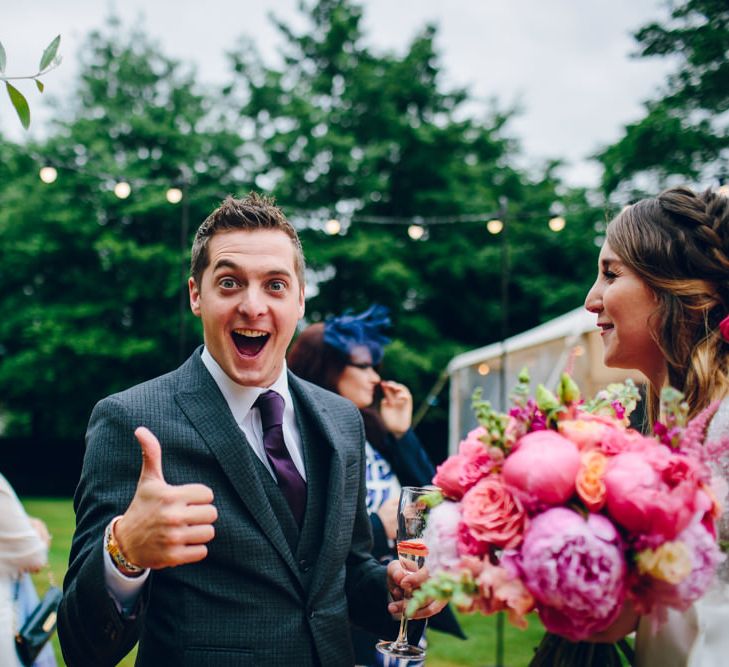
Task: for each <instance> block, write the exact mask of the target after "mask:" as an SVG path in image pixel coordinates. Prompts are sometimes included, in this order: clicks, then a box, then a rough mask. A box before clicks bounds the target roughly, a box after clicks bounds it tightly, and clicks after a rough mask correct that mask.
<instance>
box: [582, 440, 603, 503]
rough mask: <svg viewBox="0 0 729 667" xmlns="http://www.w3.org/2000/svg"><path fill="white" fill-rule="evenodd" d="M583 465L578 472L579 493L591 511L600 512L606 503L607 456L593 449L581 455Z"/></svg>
mask: <svg viewBox="0 0 729 667" xmlns="http://www.w3.org/2000/svg"><path fill="white" fill-rule="evenodd" d="M580 460H581V466H580V470H579V472H578V473H577V479H576V480H575V486H576V487H577V495H578V496H579V497H580V498H581V500H582V502H583V503H585V505H586V506H587V509H589V510H590V511H591V512H598V511H600V510H601V509H602V507H603V505H604V504H605V495H606V493H605V482H604V481H603V475H604V474H605V468H606V466H607V457H606V456H605V455H604V454H603V453H602V452H600V451H598V450H596V449H593V450H591V451H588V452H583V453H582V455H581V456H580Z"/></svg>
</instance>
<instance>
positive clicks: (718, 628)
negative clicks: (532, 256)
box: [585, 187, 729, 667]
mask: <svg viewBox="0 0 729 667" xmlns="http://www.w3.org/2000/svg"><path fill="white" fill-rule="evenodd" d="M585 307H586V308H587V309H588V310H589V311H590V312H592V313H595V314H596V315H597V325H598V327H600V329H602V334H601V335H602V340H603V344H604V360H605V365H606V366H611V367H615V368H637V369H638V370H640V371H642V372H643V374H644V375H645V376H646V377H647V378H648V383H649V384H648V398H647V415H648V420H649V422H650V426H652V425H653V423H654V422H655V421H656V420H657V418H658V416H659V408H660V405H659V396H660V391H661V389H662V388H663V387H664V386H667V385H671V386H673V387H675V388H677V389H679V390H681V391H682V392H683V393H684V396H685V399H686V401H687V402H688V405H689V417H694V416H696V415H697V414H699V413H700V412H701V411H702V410H703V409H704V408H707V407H708V406H709V405H711V404H713V403H716V402H719V408H718V410H717V412H716V413H715V415H714V417H713V419H712V421H711V424H710V426H709V430H708V439H709V440H718V439H720V438H725V437H729V200H728V199H727V198H726V197H722V196H720V195H718V194H716V193H713V192H709V191H707V192H704V193H703V194H696V193H694V192H692V191H691V190H689V189H688V188H683V187H681V188H672V189H670V190H666V191H665V192H663V193H661V194H660V195H658V197H656V198H651V199H644V200H641V201H639V202H638V203H636V204H633V205H632V206H630V207H627V208H626V209H625V210H624V211H623V212H622V213H620V215H618V216H617V217H616V218H615V219H614V220H613V221H612V222H611V223H610V224H609V225H608V228H607V232H606V241H605V244H604V246H603V248H602V250H601V252H600V258H599V260H598V276H597V280H596V281H595V284H594V285H593V287H592V289H591V290H590V292H589V293H588V295H587V298H586V300H585ZM719 472H721V473H722V475H723V477H724V478H725V479H727V480H729V466H727V465H726V462H724V465H722V466H721V470H720V471H719ZM722 504H724V506H725V510H727V511H726V512H725V514H724V515H723V517H722V519H721V522H720V525H719V537H720V539H721V540H727V539H728V538H729V508H727V507H726V504H725V503H722ZM636 626H637V627H638V635H637V639H636V658H637V663H636V664H638V665H642V666H651V665H660V666H661V667H671V666H676V667H678V666H683V665H690V666H691V667H699V666H701V667H712V666H714V665H717V666H718V665H723V664H726V660H727V656H729V632H727V629H728V628H729V563H727V562H726V561H725V564H724V566H723V567H722V568H721V570H720V572H719V581H718V582H717V583H716V585H715V586H714V588H713V589H712V590H711V591H710V592H709V593H708V594H707V595H706V596H704V598H702V599H701V600H699V601H698V602H696V603H695V604H694V605H693V606H692V607H691V608H690V609H689V610H688V611H687V612H684V613H680V612H677V611H670V612H669V619H668V622H667V623H665V624H664V625H662V626H661V627H660V628H659V630H658V631H657V632H652V631H651V629H650V622H649V621H648V619H645V621H641V622H640V623H639V618H638V616H637V615H636V614H635V612H633V611H632V610H631V609H630V608H629V606H628V605H626V609H625V610H624V613H623V615H622V616H621V618H619V619H618V621H617V622H616V624H615V625H614V626H613V627H612V628H611V629H609V630H608V631H606V632H605V633H602V634H601V636H599V637H595V638H594V639H595V640H596V641H615V640H616V639H619V638H621V637H623V636H624V635H626V634H628V633H629V632H631V631H632V630H633V629H635V628H636Z"/></svg>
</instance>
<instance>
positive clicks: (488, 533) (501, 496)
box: [461, 477, 526, 549]
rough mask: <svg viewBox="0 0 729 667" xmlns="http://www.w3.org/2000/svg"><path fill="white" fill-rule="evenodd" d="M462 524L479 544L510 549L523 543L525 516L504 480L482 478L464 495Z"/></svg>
mask: <svg viewBox="0 0 729 667" xmlns="http://www.w3.org/2000/svg"><path fill="white" fill-rule="evenodd" d="M461 516H462V520H463V524H464V525H465V526H466V528H467V529H468V532H469V533H470V534H471V536H472V537H473V538H474V539H475V540H477V541H478V542H480V543H482V544H486V545H493V546H495V547H499V548H505V549H509V548H512V547H515V546H516V545H518V544H519V543H520V542H521V538H522V534H523V532H524V525H525V520H526V515H525V513H524V509H523V507H522V505H521V503H520V502H519V500H518V499H517V498H515V497H514V496H513V495H512V494H511V492H510V491H509V489H508V488H507V487H506V486H505V485H504V483H503V481H502V480H501V479H499V478H498V477H487V478H486V479H482V480H481V481H480V482H479V483H478V484H476V485H475V486H474V487H473V488H472V489H471V490H470V491H468V492H467V493H466V495H465V496H463V501H462V502H461Z"/></svg>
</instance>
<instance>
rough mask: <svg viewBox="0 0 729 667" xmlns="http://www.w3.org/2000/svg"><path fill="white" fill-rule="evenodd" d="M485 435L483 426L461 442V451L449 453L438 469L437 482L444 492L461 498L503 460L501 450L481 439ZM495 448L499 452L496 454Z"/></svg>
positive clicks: (449, 495) (459, 449)
mask: <svg viewBox="0 0 729 667" xmlns="http://www.w3.org/2000/svg"><path fill="white" fill-rule="evenodd" d="M485 435H486V429H484V428H483V427H479V428H476V429H474V430H473V431H471V432H470V433H469V434H468V435H467V436H466V437H465V438H464V440H462V441H461V443H460V445H459V447H458V454H454V455H453V456H449V457H448V458H447V459H446V460H445V461H444V462H443V463H442V464H441V465H439V466H438V467H437V468H436V473H435V477H434V478H433V484H435V485H436V486H437V487H439V488H440V489H441V491H443V493H444V495H446V496H448V497H449V498H453V499H455V500H459V499H460V498H462V497H463V494H464V493H466V491H468V489H470V488H471V487H472V486H473V485H474V484H475V483H476V482H478V481H479V480H480V479H481V478H482V477H485V476H486V475H488V474H489V473H490V472H491V471H492V470H493V468H494V465H496V464H497V463H500V462H501V458H503V454H502V453H501V450H498V449H496V448H494V447H488V446H486V445H485V444H484V441H483V440H482V439H481V438H483V437H484V436H485ZM494 450H496V452H497V455H496V456H495V455H494Z"/></svg>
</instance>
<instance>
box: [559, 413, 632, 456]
mask: <svg viewBox="0 0 729 667" xmlns="http://www.w3.org/2000/svg"><path fill="white" fill-rule="evenodd" d="M557 428H558V429H559V432H560V433H561V434H562V435H563V436H564V437H565V438H567V439H568V440H571V441H572V442H574V443H575V444H576V445H577V447H578V448H579V449H580V450H581V451H587V450H591V449H597V448H601V449H603V450H604V451H605V453H606V454H615V453H617V452H618V451H623V449H625V448H626V447H627V446H628V444H629V443H630V442H631V440H632V439H633V434H634V432H632V431H630V430H626V429H625V426H624V425H623V423H622V422H621V421H619V420H618V419H615V418H614V417H610V416H608V415H599V414H591V413H589V412H579V413H578V414H577V415H576V418H575V419H563V420H562V421H560V422H559V423H558V425H557Z"/></svg>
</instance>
